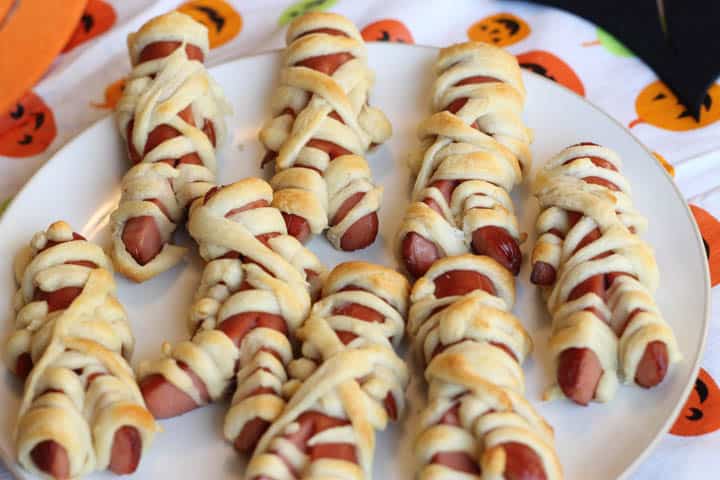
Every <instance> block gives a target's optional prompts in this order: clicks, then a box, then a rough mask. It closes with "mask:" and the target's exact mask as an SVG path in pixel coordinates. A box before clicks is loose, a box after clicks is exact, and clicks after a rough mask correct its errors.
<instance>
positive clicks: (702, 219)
mask: <svg viewBox="0 0 720 480" xmlns="http://www.w3.org/2000/svg"><path fill="white" fill-rule="evenodd" d="M690 211H691V212H692V214H693V216H694V217H695V222H697V226H698V230H700V235H701V236H702V241H703V245H704V246H705V255H706V256H707V259H708V266H709V268H710V284H711V285H712V286H713V287H714V286H715V285H717V284H719V283H720V221H718V219H717V218H715V217H713V216H712V215H710V213H708V212H707V211H706V210H703V209H702V208H700V207H698V206H697V205H690Z"/></svg>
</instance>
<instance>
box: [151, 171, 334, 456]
mask: <svg viewBox="0 0 720 480" xmlns="http://www.w3.org/2000/svg"><path fill="white" fill-rule="evenodd" d="M271 201H272V189H271V188H270V186H269V185H268V184H267V183H265V182H264V181H262V180H259V179H256V178H248V179H245V180H241V181H239V182H236V183H234V184H232V185H228V186H224V187H217V188H213V189H211V190H209V191H208V192H207V193H206V194H205V196H204V197H202V198H200V199H198V200H196V201H195V202H194V203H193V205H192V207H191V209H190V217H189V220H188V230H189V231H190V234H191V235H192V237H193V238H194V239H195V240H196V241H197V243H198V245H199V247H200V255H201V256H202V257H203V259H205V260H206V261H207V262H208V263H207V264H206V266H205V269H204V271H203V275H202V280H201V283H200V286H199V288H198V291H197V294H196V299H195V303H194V304H193V306H192V308H191V312H190V315H189V329H190V331H191V332H192V338H191V339H190V340H187V341H183V342H180V343H178V344H176V345H175V346H172V347H171V346H170V345H168V344H165V345H164V346H163V357H162V358H160V359H158V360H154V361H147V362H143V363H142V364H141V365H140V367H139V371H138V376H139V378H140V388H141V390H142V392H143V395H144V397H145V400H146V402H147V404H148V407H149V408H150V410H151V411H152V412H153V414H154V415H155V416H156V417H158V418H168V417H173V416H176V415H180V414H182V413H185V412H187V411H189V410H192V409H194V408H197V407H199V406H202V405H205V404H207V403H209V402H211V401H215V400H217V399H218V398H220V397H221V396H223V394H225V393H226V392H227V390H228V389H229V387H230V385H231V384H232V381H233V379H235V381H236V385H237V387H236V390H235V394H234V396H233V400H232V406H231V408H230V410H229V411H228V413H227V415H226V418H225V436H226V438H227V439H228V440H229V441H230V442H233V443H234V445H235V447H236V448H237V449H238V450H240V451H248V450H251V449H252V448H253V447H254V445H255V444H256V443H257V441H258V439H259V438H260V436H261V435H262V433H263V432H264V431H265V429H266V428H267V426H268V425H269V423H270V422H272V421H273V420H274V419H275V418H276V417H277V416H278V415H279V413H280V412H281V411H282V409H283V407H284V405H285V401H284V399H283V396H282V392H281V388H282V385H283V384H284V383H285V382H286V380H287V370H286V369H287V365H288V363H289V362H290V361H291V360H292V358H293V351H292V345H291V343H290V337H291V336H292V335H293V334H294V332H295V330H296V329H297V327H299V326H300V324H301V323H302V321H303V320H305V317H306V316H307V314H308V312H309V310H310V303H311V293H312V292H314V291H315V290H317V289H318V288H319V284H320V281H321V279H322V277H323V276H324V267H323V266H322V265H321V264H320V262H319V261H318V259H317V258H316V257H315V255H313V254H312V253H311V252H310V251H309V250H307V249H306V248H305V247H303V246H302V244H300V242H298V241H297V240H296V239H295V238H293V237H292V236H289V235H287V231H286V230H285V223H284V222H283V219H282V216H281V214H280V212H279V211H278V210H277V209H275V208H273V207H271V206H270V202H271Z"/></svg>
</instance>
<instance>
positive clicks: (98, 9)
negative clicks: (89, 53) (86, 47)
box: [62, 0, 117, 53]
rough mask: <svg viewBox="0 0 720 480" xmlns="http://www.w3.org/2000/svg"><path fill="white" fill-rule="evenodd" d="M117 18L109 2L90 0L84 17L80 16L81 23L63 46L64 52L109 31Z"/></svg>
mask: <svg viewBox="0 0 720 480" xmlns="http://www.w3.org/2000/svg"><path fill="white" fill-rule="evenodd" d="M116 18H117V15H116V14H115V9H114V8H113V7H112V5H110V4H109V3H107V2H103V0H88V2H87V5H86V6H85V10H84V11H83V14H82V17H80V23H78V26H77V27H76V28H75V31H74V32H73V34H72V37H70V41H69V42H68V43H67V45H65V48H63V50H62V51H63V53H65V52H69V51H70V50H72V49H73V48H75V47H77V46H78V45H80V44H81V43H85V42H87V41H88V40H90V39H91V38H95V37H97V36H98V35H100V34H101V33H105V32H107V31H108V30H110V28H111V27H112V26H113V25H115V19H116Z"/></svg>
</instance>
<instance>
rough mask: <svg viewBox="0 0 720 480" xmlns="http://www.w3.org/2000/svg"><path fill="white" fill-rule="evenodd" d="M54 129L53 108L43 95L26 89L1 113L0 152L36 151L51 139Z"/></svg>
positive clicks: (14, 154)
mask: <svg viewBox="0 0 720 480" xmlns="http://www.w3.org/2000/svg"><path fill="white" fill-rule="evenodd" d="M56 133H57V129H56V127H55V117H54V116H53V113H52V110H50V108H49V107H48V106H47V105H46V104H45V102H44V101H43V100H42V98H40V97H39V96H37V95H35V93H33V92H28V93H26V94H25V95H24V96H23V98H21V99H20V100H19V101H18V102H17V103H16V104H15V105H13V106H12V108H10V111H8V112H5V113H4V114H3V115H2V117H0V155H5V156H8V157H30V156H32V155H37V154H38V153H42V152H44V151H45V149H46V148H47V147H48V145H50V144H51V143H52V141H53V140H54V139H55V134H56Z"/></svg>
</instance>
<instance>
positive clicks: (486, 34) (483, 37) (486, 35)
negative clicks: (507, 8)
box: [467, 13, 530, 47]
mask: <svg viewBox="0 0 720 480" xmlns="http://www.w3.org/2000/svg"><path fill="white" fill-rule="evenodd" d="M467 35H468V38H469V39H470V40H473V41H475V42H485V43H489V44H491V45H495V46H498V47H507V46H508V45H512V44H514V43H517V42H519V41H520V40H523V39H524V38H525V37H527V36H528V35H530V25H528V24H527V22H526V21H525V20H523V19H522V18H520V17H518V16H517V15H513V14H512V13H498V14H495V15H491V16H489V17H485V18H483V19H482V20H479V21H477V22H475V23H473V24H472V25H471V26H470V28H468V31H467Z"/></svg>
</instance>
